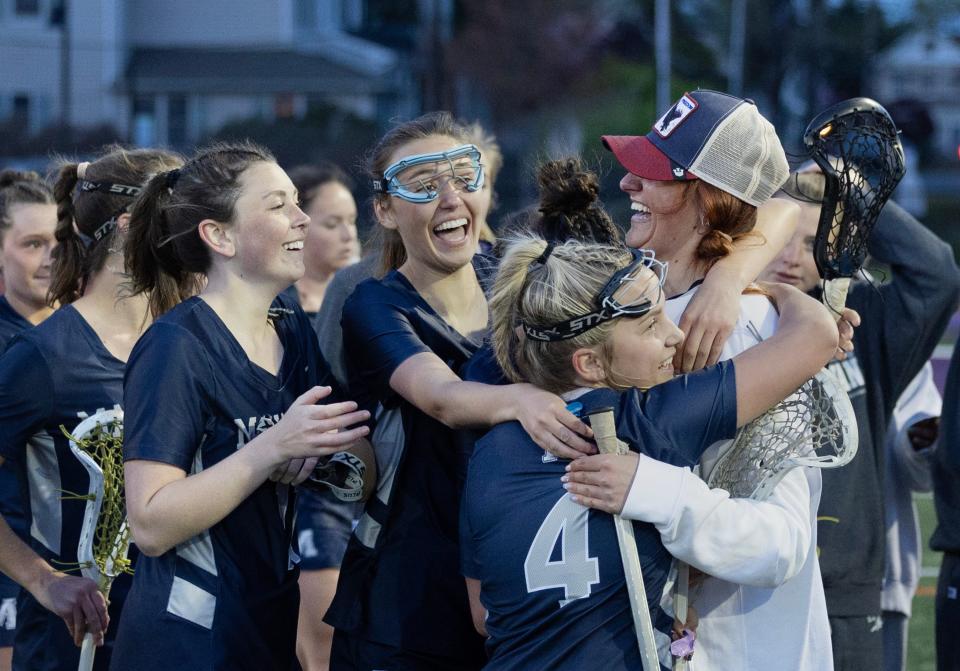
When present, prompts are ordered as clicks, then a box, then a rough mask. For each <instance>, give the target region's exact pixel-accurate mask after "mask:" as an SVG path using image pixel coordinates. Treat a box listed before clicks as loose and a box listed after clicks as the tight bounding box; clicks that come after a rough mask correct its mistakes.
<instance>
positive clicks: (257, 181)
mask: <svg viewBox="0 0 960 671" xmlns="http://www.w3.org/2000/svg"><path fill="white" fill-rule="evenodd" d="M237 181H238V183H239V185H240V196H239V197H238V198H237V201H236V204H235V206H234V219H233V222H232V226H231V227H230V229H231V230H230V235H231V237H232V239H233V242H234V246H233V249H234V254H233V258H232V259H231V261H232V262H233V263H235V264H236V265H237V267H238V271H239V273H240V274H241V275H242V276H243V277H244V279H248V280H258V279H259V280H263V281H268V282H275V283H277V284H278V285H280V289H283V288H284V287H287V286H289V285H290V284H293V283H294V282H295V281H296V280H298V279H300V278H301V277H303V272H304V265H303V246H304V239H305V238H306V233H307V230H306V229H307V224H308V223H309V222H310V219H309V218H308V217H307V215H306V214H304V213H303V210H301V209H300V207H299V205H298V201H297V190H296V189H295V188H294V186H293V183H292V182H291V181H290V178H289V177H287V173H285V172H284V171H283V170H282V169H281V168H280V166H278V165H277V164H276V163H272V162H266V161H259V162H256V163H253V164H251V165H250V167H248V168H247V169H246V170H244V171H243V173H242V174H241V175H240V178H239V179H238V180H237Z"/></svg>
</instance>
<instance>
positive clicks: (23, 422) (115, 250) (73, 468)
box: [0, 147, 179, 671]
mask: <svg viewBox="0 0 960 671" xmlns="http://www.w3.org/2000/svg"><path fill="white" fill-rule="evenodd" d="M178 162H179V161H178V159H177V158H176V157H175V156H173V155H171V154H168V153H165V152H159V151H152V150H136V151H133V150H125V149H121V148H117V147H113V148H108V149H107V150H106V151H105V152H104V153H103V154H102V155H101V156H100V157H98V158H97V159H96V160H95V161H92V162H89V163H86V162H85V163H79V164H77V163H65V164H64V165H62V166H61V168H60V171H59V175H58V177H57V181H56V184H55V186H54V195H55V198H56V207H57V224H56V240H57V248H56V252H55V254H54V261H53V266H52V270H51V278H50V297H49V300H50V304H51V305H52V304H55V303H59V304H60V305H61V308H60V309H59V310H57V311H56V312H55V313H53V315H52V316H50V317H49V318H48V319H47V320H46V321H44V322H43V323H42V324H40V325H39V326H37V327H35V328H32V329H28V330H25V331H23V332H22V333H21V334H20V335H19V336H17V337H16V338H15V339H14V340H13V341H12V342H11V343H10V345H9V347H8V349H7V351H6V353H5V354H4V355H3V357H2V358H0V437H2V438H0V459H3V460H9V461H10V463H11V464H12V465H13V466H14V468H15V469H16V471H17V473H18V475H19V478H20V482H21V491H23V492H25V496H24V503H25V505H27V506H28V510H29V516H30V527H29V529H30V532H29V539H28V541H27V542H26V543H25V542H23V541H21V540H20V539H19V538H17V537H16V536H15V535H13V534H12V533H10V531H9V529H8V528H7V527H6V525H4V524H2V523H0V570H2V571H3V572H4V573H7V574H8V575H10V576H11V577H12V578H13V579H14V580H16V581H17V582H18V583H19V584H20V585H21V586H23V587H24V589H25V592H24V594H23V596H22V597H21V600H20V606H21V607H20V609H19V612H18V614H17V616H18V622H17V631H16V637H15V645H14V657H13V668H14V669H31V670H33V669H42V670H44V671H46V670H52V669H62V670H64V671H67V670H69V671H73V670H74V669H76V668H77V663H78V659H79V649H78V648H76V647H74V644H76V645H79V644H80V642H81V640H82V639H83V636H84V634H85V633H86V632H87V631H89V632H91V633H92V634H94V637H95V638H96V639H97V640H98V642H103V641H104V640H105V641H106V645H105V646H104V649H103V650H101V651H100V652H99V653H98V654H97V655H96V664H95V668H97V669H106V668H107V666H108V665H109V663H110V649H111V645H112V642H113V639H114V634H115V630H116V626H115V622H116V621H117V617H118V615H119V612H120V609H121V608H122V605H123V601H124V597H125V596H126V591H127V589H128V588H129V577H127V576H123V575H121V576H120V577H119V578H118V579H117V581H116V582H115V583H114V588H113V591H112V593H111V601H110V619H109V620H108V617H107V610H106V607H105V603H104V600H103V597H102V596H101V595H100V593H99V592H98V591H97V588H96V585H95V584H94V583H93V582H92V581H90V580H88V579H86V578H81V577H78V576H76V575H69V574H68V573H67V572H70V573H74V574H75V573H76V570H77V568H78V565H77V545H78V540H79V537H80V532H81V523H82V518H83V509H84V505H85V501H83V500H81V499H77V498H72V499H71V498H69V497H65V496H64V494H65V493H66V494H69V493H73V492H87V491H88V476H87V471H86V470H85V469H84V468H83V466H82V465H81V464H80V462H79V461H77V460H76V458H75V457H74V456H73V455H72V453H71V452H70V449H69V445H68V440H67V438H66V437H65V435H64V432H63V428H61V427H65V428H66V429H67V430H69V431H72V430H73V429H74V427H76V426H77V424H78V423H79V422H80V421H81V420H83V419H84V418H86V417H88V416H91V415H94V414H95V413H97V412H99V411H101V410H108V409H113V408H119V407H121V405H122V402H123V395H122V384H123V374H124V365H125V361H126V360H127V357H128V356H129V354H130V350H131V348H132V347H133V344H134V342H136V340H137V338H139V336H140V333H141V332H142V330H143V328H144V325H145V324H146V323H147V322H148V320H149V314H148V312H147V302H146V299H145V298H144V297H142V296H137V297H132V298H125V297H124V296H123V292H122V290H121V288H122V286H123V284H124V282H125V281H126V280H127V276H126V274H125V272H124V264H123V253H122V240H123V235H124V233H125V231H126V228H127V224H128V222H129V214H128V210H129V208H130V205H131V204H132V203H133V199H134V196H136V194H137V193H138V192H139V190H140V185H141V184H142V182H143V181H144V180H145V179H146V178H147V177H148V176H149V175H151V174H153V173H155V172H158V171H161V170H164V169H167V168H169V167H172V166H175V165H177V164H178ZM28 544H29V545H28ZM60 618H63V620H65V621H66V623H67V627H64V626H63V622H61V619H60ZM108 621H112V622H113V623H114V625H113V626H110V627H109V628H108V627H107V625H108ZM71 638H72V640H71Z"/></svg>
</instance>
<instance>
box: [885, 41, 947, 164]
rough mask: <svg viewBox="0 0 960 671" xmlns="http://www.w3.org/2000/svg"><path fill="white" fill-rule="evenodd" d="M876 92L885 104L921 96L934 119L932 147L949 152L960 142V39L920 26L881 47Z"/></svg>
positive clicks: (920, 100)
mask: <svg viewBox="0 0 960 671" xmlns="http://www.w3.org/2000/svg"><path fill="white" fill-rule="evenodd" d="M872 90H873V91H875V97H876V98H877V99H878V100H880V101H881V102H883V103H884V104H890V103H894V102H897V101H917V102H919V103H921V104H922V105H923V106H924V107H925V108H926V110H927V112H928V113H929V116H930V118H931V119H932V121H933V126H934V128H933V137H932V138H931V140H930V144H931V148H933V149H934V150H935V151H937V153H938V154H941V155H942V156H944V157H947V156H950V157H953V156H956V155H957V151H958V148H960V105H957V100H960V40H958V38H957V37H954V36H951V35H947V34H943V33H936V32H925V31H924V32H919V31H918V32H914V33H911V34H909V35H906V36H904V37H903V38H901V39H900V40H899V41H897V42H896V43H895V44H894V45H893V46H892V47H890V48H889V49H887V50H886V51H884V52H883V53H881V54H880V55H879V56H878V57H877V59H876V62H875V68H874V75H873V89H872Z"/></svg>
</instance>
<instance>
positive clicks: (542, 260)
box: [533, 241, 555, 266]
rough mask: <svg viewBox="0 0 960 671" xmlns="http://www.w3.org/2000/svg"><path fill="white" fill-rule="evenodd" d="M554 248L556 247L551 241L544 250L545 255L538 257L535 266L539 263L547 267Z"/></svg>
mask: <svg viewBox="0 0 960 671" xmlns="http://www.w3.org/2000/svg"><path fill="white" fill-rule="evenodd" d="M554 247H555V245H554V244H553V242H552V241H551V242H548V243H547V246H546V247H545V248H544V250H543V254H541V255H540V256H538V257H537V260H536V261H534V262H533V263H535V264H536V263H539V264H540V265H541V266H543V265H546V263H547V259H549V258H550V254H552V253H553V248H554Z"/></svg>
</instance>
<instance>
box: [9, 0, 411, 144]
mask: <svg viewBox="0 0 960 671" xmlns="http://www.w3.org/2000/svg"><path fill="white" fill-rule="evenodd" d="M370 4H371V3H370V2H369V1H368V2H364V1H362V0H204V2H195V1H193V0H164V2H155V1H150V2H148V1H146V0H125V1H124V0H0V123H3V122H6V123H7V124H8V127H11V126H10V122H13V123H14V126H13V127H20V128H22V129H23V130H24V131H25V132H28V133H29V132H36V131H38V130H40V129H42V128H45V127H47V126H49V125H51V124H54V123H57V122H58V121H59V122H64V123H67V124H69V125H71V126H75V127H91V126H97V125H103V124H110V125H112V126H113V127H114V128H116V130H117V131H118V132H119V133H120V135H121V136H125V137H127V138H129V139H130V140H131V141H133V142H134V143H135V144H139V145H160V146H171V147H185V146H188V145H190V144H193V143H195V142H197V141H198V140H200V139H202V138H203V137H205V136H207V135H209V134H210V133H212V132H214V131H216V130H217V129H218V128H220V127H221V126H222V125H223V124H224V123H227V122H229V121H235V120H239V119H249V118H259V119H262V120H265V121H271V120H274V119H277V118H285V117H294V118H299V117H302V116H304V115H305V114H307V112H308V111H309V110H310V109H311V106H313V105H317V104H322V105H324V106H333V107H334V108H337V109H339V110H342V111H343V112H345V113H350V114H353V115H356V116H358V117H360V118H362V119H366V120H371V121H376V122H378V123H380V124H384V123H386V122H387V120H389V119H390V118H392V117H395V116H398V115H409V114H411V113H415V112H416V111H417V110H418V109H419V99H418V91H417V87H416V86H415V85H414V83H413V81H412V77H411V75H410V68H409V67H406V62H405V56H404V54H403V53H402V52H399V51H398V50H396V49H393V48H390V47H388V46H384V45H382V44H378V43H375V42H373V41H371V40H369V39H365V38H364V37H359V36H358V34H361V33H362V29H363V28H364V26H365V25H367V23H368V22H369V10H370V7H368V5H370ZM373 4H376V3H373ZM0 152H2V147H0Z"/></svg>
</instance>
